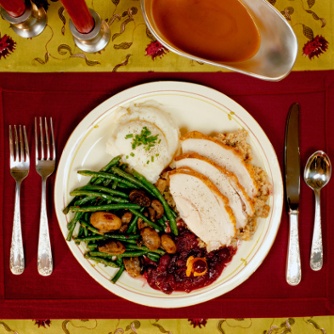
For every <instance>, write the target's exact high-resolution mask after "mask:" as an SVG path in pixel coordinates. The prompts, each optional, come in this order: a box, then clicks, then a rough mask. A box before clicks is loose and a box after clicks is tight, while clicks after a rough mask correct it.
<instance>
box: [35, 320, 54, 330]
mask: <svg viewBox="0 0 334 334" xmlns="http://www.w3.org/2000/svg"><path fill="white" fill-rule="evenodd" d="M35 325H37V326H38V328H39V327H44V328H46V326H48V327H50V325H51V320H50V319H46V320H35Z"/></svg>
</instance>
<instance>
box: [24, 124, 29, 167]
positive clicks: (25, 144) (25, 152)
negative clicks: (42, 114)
mask: <svg viewBox="0 0 334 334" xmlns="http://www.w3.org/2000/svg"><path fill="white" fill-rule="evenodd" d="M23 139H24V154H25V161H26V162H28V163H29V162H30V155H29V145H28V137H27V129H26V126H25V125H23Z"/></svg>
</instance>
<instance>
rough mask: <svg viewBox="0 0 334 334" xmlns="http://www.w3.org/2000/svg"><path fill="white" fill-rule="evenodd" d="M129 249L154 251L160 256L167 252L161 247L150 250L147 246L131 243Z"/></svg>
mask: <svg viewBox="0 0 334 334" xmlns="http://www.w3.org/2000/svg"><path fill="white" fill-rule="evenodd" d="M127 249H131V250H143V251H146V252H147V253H154V254H156V255H158V256H159V257H160V256H161V255H164V254H165V253H166V252H165V251H164V250H163V249H161V248H158V249H156V250H150V249H149V248H147V247H146V246H137V245H129V246H128V247H127Z"/></svg>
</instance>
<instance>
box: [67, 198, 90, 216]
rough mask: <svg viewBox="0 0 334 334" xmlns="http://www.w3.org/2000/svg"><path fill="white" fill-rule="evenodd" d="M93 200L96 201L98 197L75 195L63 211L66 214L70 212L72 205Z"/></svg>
mask: <svg viewBox="0 0 334 334" xmlns="http://www.w3.org/2000/svg"><path fill="white" fill-rule="evenodd" d="M93 201H96V197H89V196H87V197H83V198H80V197H77V196H76V197H73V198H72V200H71V201H70V203H69V204H68V205H67V206H66V207H65V208H64V209H63V213H64V214H65V215H66V214H68V213H69V212H70V207H71V206H75V205H78V206H79V205H84V204H86V203H89V202H93Z"/></svg>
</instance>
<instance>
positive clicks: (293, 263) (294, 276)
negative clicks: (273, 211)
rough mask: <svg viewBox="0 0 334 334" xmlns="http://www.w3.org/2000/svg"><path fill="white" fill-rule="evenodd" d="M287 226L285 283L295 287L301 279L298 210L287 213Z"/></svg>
mask: <svg viewBox="0 0 334 334" xmlns="http://www.w3.org/2000/svg"><path fill="white" fill-rule="evenodd" d="M289 225H290V231H289V244H288V257H287V263H286V281H287V282H288V284H290V285H297V284H299V282H300V280H301V278H302V272H301V262H300V249H299V233H298V210H291V211H290V212H289Z"/></svg>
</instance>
